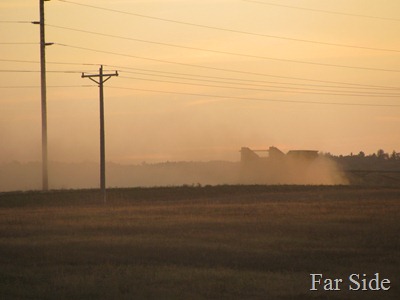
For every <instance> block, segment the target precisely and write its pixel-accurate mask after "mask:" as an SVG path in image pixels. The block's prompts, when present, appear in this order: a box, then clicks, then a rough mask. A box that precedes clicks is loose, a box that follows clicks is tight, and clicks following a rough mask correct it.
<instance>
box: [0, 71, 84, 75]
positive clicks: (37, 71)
mask: <svg viewBox="0 0 400 300" xmlns="http://www.w3.org/2000/svg"><path fill="white" fill-rule="evenodd" d="M46 72H47V73H74V74H76V73H78V74H80V73H82V72H81V71H52V70H46ZM0 73H40V71H39V70H0Z"/></svg>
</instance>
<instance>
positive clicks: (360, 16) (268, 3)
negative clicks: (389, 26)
mask: <svg viewBox="0 0 400 300" xmlns="http://www.w3.org/2000/svg"><path fill="white" fill-rule="evenodd" d="M242 1H245V2H253V3H258V4H263V5H269V6H279V7H285V8H293V9H299V10H306V11H313V12H319V13H326V14H334V15H343V16H349V17H359V18H368V19H377V20H386V21H396V22H400V19H396V18H388V17H379V16H370V15H361V14H352V13H346V12H338V11H331V10H323V9H315V8H306V7H299V6H293V5H284V4H277V3H270V2H265V1H256V0H242Z"/></svg>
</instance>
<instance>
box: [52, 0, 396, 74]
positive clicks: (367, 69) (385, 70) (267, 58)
mask: <svg viewBox="0 0 400 300" xmlns="http://www.w3.org/2000/svg"><path fill="white" fill-rule="evenodd" d="M59 1H61V0H59ZM55 44H56V45H59V46H63V47H69V48H75V49H80V50H86V51H92V52H98V53H106V54H112V55H118V56H124V57H131V58H136V59H143V60H151V61H157V62H162V63H168V64H176V65H182V66H190V67H197V68H206V69H214V70H218V68H213V67H205V66H200V65H193V64H187V63H180V62H173V61H168V60H161V59H155V58H149V57H142V56H137V55H131V54H125V53H117V52H113V51H105V50H98V49H92V48H86V47H79V46H72V45H67V44H62V43H55ZM221 53H224V52H221ZM224 54H230V55H237V56H246V57H253V58H258V59H265V60H273V61H281V62H287V63H298V64H306V65H315V66H322V67H334V68H346V69H355V70H366V71H380V72H393V73H400V70H395V69H383V68H370V67H356V66H348V65H338V64H328V63H317V62H310V61H301V60H294V59H284V58H273V57H265V56H256V55H244V54H239V53H230V52H226V53H224ZM220 70H221V69H220Z"/></svg>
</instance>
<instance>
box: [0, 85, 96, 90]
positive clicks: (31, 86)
mask: <svg viewBox="0 0 400 300" xmlns="http://www.w3.org/2000/svg"><path fill="white" fill-rule="evenodd" d="M47 87H48V88H79V87H95V85H48V86H47ZM31 88H40V85H9V86H0V89H31Z"/></svg>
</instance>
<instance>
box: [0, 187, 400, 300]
mask: <svg viewBox="0 0 400 300" xmlns="http://www.w3.org/2000/svg"><path fill="white" fill-rule="evenodd" d="M399 233H400V188H378V189H376V188H365V187H364V188H361V187H360V188H358V187H344V186H343V187H340V186H338V187H313V186H303V187H301V186H297V187H296V186H269V187H268V186H218V187H180V188H172V187H171V188H148V189H141V188H137V189H115V190H110V191H109V192H108V201H107V203H106V204H103V203H102V202H101V201H100V200H98V194H97V192H96V191H90V190H88V191H58V192H49V193H40V192H28V193H3V194H0V299H400V234H399ZM376 272H379V273H380V274H381V276H382V277H384V278H389V279H390V280H391V282H392V284H391V289H390V290H389V291H387V292H382V291H379V292H371V291H370V292H360V291H359V292H349V291H346V290H345V288H344V287H345V286H343V290H342V291H330V292H322V291H321V292H311V291H310V290H309V289H310V288H311V280H310V275H309V274H310V273H323V274H324V276H326V277H330V278H347V277H348V276H349V275H350V274H352V273H360V274H363V273H365V274H369V275H373V274H374V273H376Z"/></svg>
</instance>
